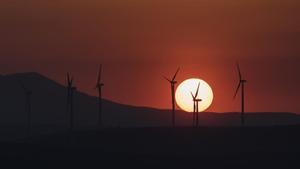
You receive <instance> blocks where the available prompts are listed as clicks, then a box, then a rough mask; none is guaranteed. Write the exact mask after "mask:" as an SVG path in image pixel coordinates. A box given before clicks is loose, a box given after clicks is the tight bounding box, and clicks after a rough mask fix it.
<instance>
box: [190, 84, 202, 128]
mask: <svg viewBox="0 0 300 169" xmlns="http://www.w3.org/2000/svg"><path fill="white" fill-rule="evenodd" d="M199 88H200V82H199V83H198V87H197V91H196V93H195V95H194V94H193V93H192V92H191V95H192V97H193V103H194V111H193V126H194V127H195V126H196V127H198V126H199V102H201V101H202V99H197V97H198V93H199Z"/></svg>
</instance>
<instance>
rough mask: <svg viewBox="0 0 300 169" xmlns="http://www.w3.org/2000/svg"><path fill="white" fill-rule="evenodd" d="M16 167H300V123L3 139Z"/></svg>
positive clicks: (5, 154) (4, 154)
mask: <svg viewBox="0 0 300 169" xmlns="http://www.w3.org/2000/svg"><path fill="white" fill-rule="evenodd" d="M0 156H1V161H2V162H1V166H4V165H8V166H10V168H161V167H163V168H266V169H267V168H298V167H299V166H300V160H299V157H300V126H285V127H280V126H278V127H249V128H247V127H246V128H239V127H208V128H204V127H202V128H198V129H195V128H176V129H172V128H127V129H125V128H124V129H122V128H115V129H102V130H100V131H75V132H73V133H64V132H61V133H59V134H52V135H49V134H48V135H39V136H33V137H31V138H29V139H21V140H17V141H14V142H10V143H1V151H0Z"/></svg>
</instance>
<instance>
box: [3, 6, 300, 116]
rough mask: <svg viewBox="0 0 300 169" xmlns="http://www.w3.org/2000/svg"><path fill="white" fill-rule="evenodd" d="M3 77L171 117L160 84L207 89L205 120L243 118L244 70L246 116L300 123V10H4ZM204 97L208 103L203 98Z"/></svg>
mask: <svg viewBox="0 0 300 169" xmlns="http://www.w3.org/2000/svg"><path fill="white" fill-rule="evenodd" d="M0 11H1V15H0V23H1V25H0V44H1V46H0V74H11V73H16V72H32V71H35V72H39V73H42V74H44V75H46V76H48V77H49V78H51V79H53V80H56V81H58V82H59V83H62V84H63V83H65V75H66V72H67V71H69V72H70V73H71V74H73V75H74V76H75V83H76V85H77V87H78V88H79V90H81V91H83V92H87V93H89V94H91V95H96V90H94V87H95V84H96V80H97V77H96V76H97V70H98V66H99V64H100V63H102V64H103V82H104V83H105V86H104V88H103V90H104V97H105V98H107V99H110V100H113V101H116V102H120V103H124V104H130V105H138V106H150V107H156V108H170V106H171V100H170V86H169V84H168V83H167V82H166V81H165V80H164V79H163V78H162V75H166V76H172V75H173V74H174V73H175V71H176V69H177V67H178V66H180V67H181V68H182V70H181V71H180V72H179V74H178V81H179V82H181V81H183V80H185V79H187V78H192V77H197V78H201V79H203V80H205V81H207V82H208V83H209V84H210V85H211V87H212V89H213V91H214V97H215V98H214V101H213V104H212V106H211V107H210V108H209V109H208V110H207V111H217V112H229V111H239V107H240V106H239V103H240V100H239V98H237V99H236V100H233V99H232V98H233V95H234V91H235V88H236V86H237V84H238V76H237V72H236V67H235V62H236V61H237V60H239V62H240V66H241V69H242V73H243V74H244V76H245V78H246V79H247V80H248V83H247V84H246V88H245V92H246V111H290V112H297V113H300V102H299V101H300V99H299V96H300V74H299V72H300V1H299V0H230V1H228V0H98V1H96V0H60V1H53V0H43V1H41V0H26V1H24V0H23V1H22V0H14V1H13V0H4V1H3V0H2V1H0ZM200 94H201V93H200Z"/></svg>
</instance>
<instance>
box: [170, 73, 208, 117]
mask: <svg viewBox="0 0 300 169" xmlns="http://www.w3.org/2000/svg"><path fill="white" fill-rule="evenodd" d="M199 82H200V88H199V94H198V96H197V99H201V100H202V101H201V102H199V112H203V111H205V110H206V109H207V108H208V107H209V106H210V105H211V103H212V101H213V91H212V89H211V87H210V86H209V84H208V83H206V82H205V81H204V80H201V79H196V78H193V79H187V80H185V81H183V82H182V83H181V84H180V85H179V86H178V88H177V89H176V93H175V98H176V103H177V105H178V106H179V107H180V108H181V109H182V110H184V111H187V112H193V97H192V95H191V92H192V93H195V92H196V90H197V87H198V84H199Z"/></svg>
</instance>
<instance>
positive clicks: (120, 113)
mask: <svg viewBox="0 0 300 169" xmlns="http://www.w3.org/2000/svg"><path fill="white" fill-rule="evenodd" d="M20 82H22V83H23V84H24V85H25V86H26V87H27V88H28V89H30V90H31V91H32V92H33V95H32V123H33V126H39V125H55V126H62V127H67V126H68V118H69V115H68V114H67V110H66V108H67V107H66V102H67V90H66V87H65V86H64V85H62V84H59V83H58V82H55V81H54V80H51V79H49V78H48V77H46V76H44V75H42V74H39V73H37V72H27V73H15V74H8V75H0V111H1V114H0V125H20V126H22V125H25V124H26V100H25V93H24V91H23V90H22V87H21V84H20ZM104 90H105V89H104ZM74 100H75V103H74V105H75V109H74V111H75V128H76V127H77V128H80V127H88V126H89V127H91V126H96V124H97V115H98V106H97V103H98V100H97V97H96V96H90V95H88V94H85V93H84V92H81V91H76V92H75V96H74ZM239 118H240V115H239V113H235V112H227V113H216V112H205V113H200V117H199V119H200V120H199V123H200V126H201V125H204V126H215V125H217V126H222V125H225V126H226V125H234V126H235V125H239ZM176 119H177V120H176V124H177V125H179V126H191V124H192V114H191V113H186V112H183V111H180V110H177V111H176ZM246 120H247V121H246V125H247V124H248V125H295V124H300V116H299V115H297V114H295V113H290V112H276V113H274V112H252V113H247V114H246ZM103 123H104V126H107V127H155V126H170V125H171V110H164V109H157V108H150V107H139V106H132V105H125V104H121V103H116V102H113V101H110V100H107V99H104V100H103Z"/></svg>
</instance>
